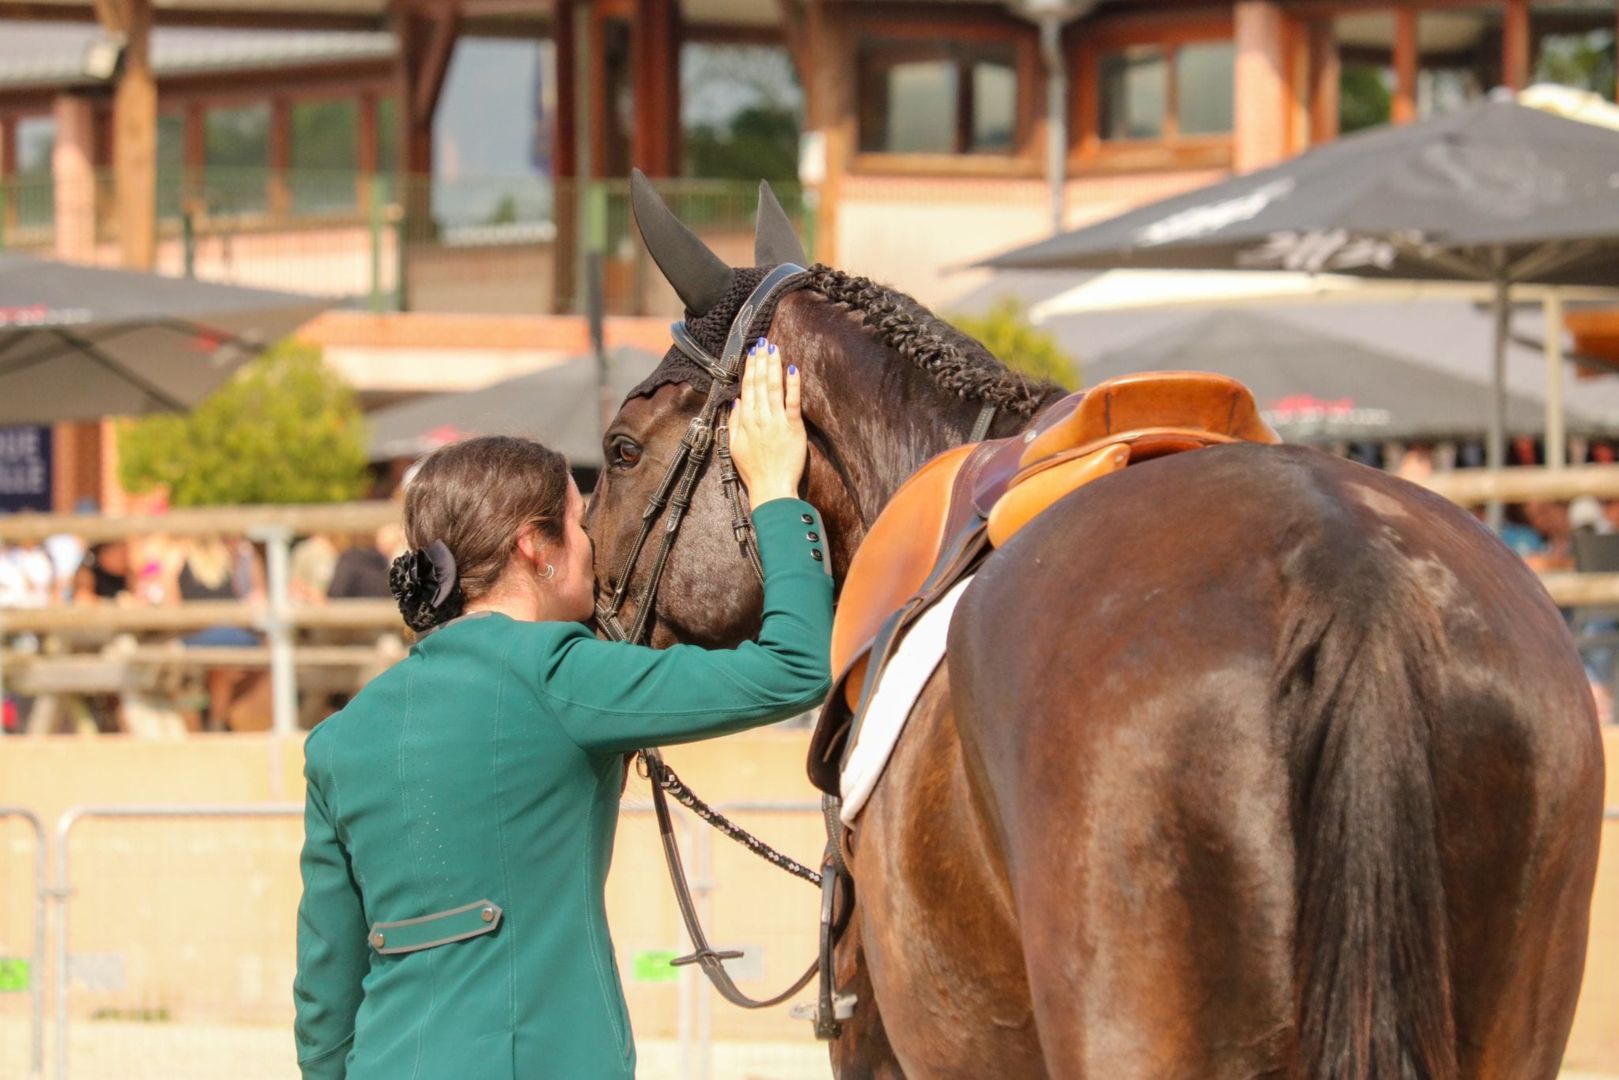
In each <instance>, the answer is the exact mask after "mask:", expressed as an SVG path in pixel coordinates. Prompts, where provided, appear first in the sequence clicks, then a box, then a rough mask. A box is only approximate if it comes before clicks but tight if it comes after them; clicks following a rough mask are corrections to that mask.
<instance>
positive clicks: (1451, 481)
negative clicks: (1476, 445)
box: [1422, 465, 1619, 506]
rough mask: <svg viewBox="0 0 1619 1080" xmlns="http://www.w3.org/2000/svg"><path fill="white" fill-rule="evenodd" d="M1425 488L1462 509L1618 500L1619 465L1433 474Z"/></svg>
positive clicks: (1477, 470) (1426, 482)
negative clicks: (1582, 498) (1495, 504)
mask: <svg viewBox="0 0 1619 1080" xmlns="http://www.w3.org/2000/svg"><path fill="white" fill-rule="evenodd" d="M1422 486H1423V487H1426V488H1428V489H1429V490H1430V491H1434V492H1437V493H1438V494H1440V495H1443V496H1444V497H1445V498H1447V499H1449V500H1450V501H1451V502H1453V503H1459V504H1460V505H1462V506H1482V505H1483V504H1485V503H1488V502H1503V503H1522V502H1541V501H1549V502H1567V501H1569V500H1570V499H1575V498H1578V497H1579V496H1581V495H1590V496H1592V497H1594V498H1597V499H1604V500H1606V499H1619V465H1572V466H1564V467H1563V468H1561V469H1543V468H1527V467H1525V468H1511V469H1502V470H1501V471H1499V472H1491V471H1489V470H1486V469H1458V470H1456V471H1454V472H1442V473H1434V474H1433V475H1432V476H1430V477H1428V478H1426V479H1424V480H1423V481H1422Z"/></svg>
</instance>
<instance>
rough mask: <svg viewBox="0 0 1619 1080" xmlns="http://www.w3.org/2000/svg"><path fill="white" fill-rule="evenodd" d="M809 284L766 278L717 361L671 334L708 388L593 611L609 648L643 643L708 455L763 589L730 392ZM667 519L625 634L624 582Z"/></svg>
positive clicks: (783, 272)
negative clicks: (766, 330) (763, 338)
mask: <svg viewBox="0 0 1619 1080" xmlns="http://www.w3.org/2000/svg"><path fill="white" fill-rule="evenodd" d="M807 284H809V272H808V271H807V270H805V269H804V268H803V267H802V266H798V265H796V264H794V263H782V264H781V265H780V266H778V267H776V268H775V269H773V270H771V271H770V272H769V273H768V274H766V275H765V276H764V277H763V278H762V279H760V281H759V284H757V285H755V286H754V287H753V291H752V292H751V293H749V294H748V298H747V300H745V301H743V304H742V307H741V309H740V310H738V311H737V313H736V317H735V318H734V319H732V320H731V329H730V331H729V332H728V333H727V334H726V336H725V347H724V348H723V349H722V350H721V352H720V355H719V356H718V357H716V356H714V354H713V353H711V352H709V351H708V350H707V349H705V348H703V346H702V344H701V343H700V342H699V341H698V340H697V339H696V338H694V337H692V336H691V332H690V331H689V330H688V329H687V328H686V323H685V322H684V320H682V321H681V322H677V323H674V324H673V325H671V326H670V327H669V332H670V334H671V335H672V336H673V338H674V342H675V348H677V349H679V350H680V351H681V352H682V353H683V354H685V356H686V358H687V359H688V360H690V361H691V362H692V363H694V364H696V365H697V366H698V367H700V368H702V369H703V370H704V371H706V372H708V374H709V377H710V380H711V381H710V382H709V386H708V397H707V398H705V399H704V401H703V407H702V408H701V409H699V410H698V411H697V415H696V416H694V417H692V420H691V423H690V424H689V425H687V427H686V434H685V435H684V436H682V438H681V440H680V447H679V449H678V450H676V451H675V456H674V459H673V460H672V461H670V462H669V467H668V469H666V470H665V471H664V474H663V479H662V480H661V481H660V482H659V483H658V487H657V490H655V491H654V492H653V493H652V498H651V499H650V500H648V502H647V505H646V509H645V510H643V511H641V528H640V531H639V532H638V533H636V536H635V542H634V543H633V544H631V545H630V550H629V554H628V556H627V557H626V558H625V560H624V566H623V568H622V570H621V571H620V573H619V575H618V585H617V586H615V587H614V589H613V595H612V597H611V598H610V599H608V600H607V601H605V602H602V601H598V602H597V604H596V623H597V625H598V626H600V627H601V629H602V631H603V632H604V633H605V634H606V635H607V636H608V637H609V638H612V639H613V640H614V641H628V642H631V643H633V644H636V645H640V644H643V643H644V642H645V638H646V633H647V628H648V627H649V626H650V625H651V619H652V609H653V607H654V605H655V603H656V600H657V596H658V586H659V584H661V583H662V581H663V571H664V568H665V567H666V566H667V565H668V563H669V552H670V551H671V550H672V549H673V548H674V546H675V535H676V534H677V533H678V532H679V531H680V524H681V522H682V521H684V520H685V517H686V511H688V510H690V509H691V500H692V494H693V493H694V492H695V491H696V490H697V483H698V481H699V480H701V479H702V477H703V473H704V472H705V471H706V470H707V468H708V462H709V457H710V455H713V456H714V457H715V458H717V459H718V461H719V467H720V486H721V487H722V488H724V490H725V497H726V499H727V501H728V502H729V503H730V504H731V532H732V534H733V535H734V536H735V537H736V542H737V544H738V545H740V546H741V548H742V553H743V555H744V556H745V557H746V558H747V560H748V563H749V565H750V566H752V567H753V572H754V575H755V576H756V577H757V578H758V579H759V582H760V584H763V583H764V579H765V572H764V565H763V564H762V563H761V562H760V561H759V545H758V542H757V540H756V539H755V538H754V535H753V523H752V521H751V519H750V518H749V517H748V507H747V504H746V502H744V501H743V498H742V481H741V479H740V478H739V477H738V476H737V472H736V465H735V463H733V462H732V460H731V441H730V429H729V428H728V427H727V426H726V418H725V414H726V408H725V406H726V404H727V403H728V402H729V401H731V400H732V399H733V398H734V397H735V396H736V394H735V390H736V388H737V386H738V384H739V383H740V382H741V378H742V356H743V353H745V352H746V351H747V347H748V341H749V340H750V339H752V338H753V336H754V333H753V331H754V325H753V324H754V323H755V322H756V321H757V320H758V318H759V316H760V315H762V314H768V313H769V312H771V311H772V310H774V308H775V306H776V303H777V301H779V300H780V299H781V298H782V296H784V295H786V294H787V293H789V292H791V291H793V290H795V289H801V288H803V287H804V286H805V285H807ZM666 510H667V512H668V516H667V520H666V521H665V523H664V528H663V541H662V543H661V544H659V546H658V553H657V556H656V557H655V558H654V559H653V561H652V573H651V575H650V576H649V577H648V578H647V582H646V586H645V587H644V588H643V589H642V590H641V595H640V599H639V601H638V602H637V604H636V605H635V620H634V622H633V623H632V624H631V625H630V627H629V629H625V627H624V624H623V622H622V621H621V620H620V618H619V615H620V612H621V611H622V610H623V608H624V601H625V600H626V599H627V598H628V596H629V591H630V579H631V577H632V576H633V575H634V573H635V565H636V563H637V562H639V561H640V558H641V552H642V550H643V549H645V547H646V543H647V541H648V540H649V539H651V537H652V530H653V529H655V528H657V525H658V521H659V519H660V518H664V516H665V511H666Z"/></svg>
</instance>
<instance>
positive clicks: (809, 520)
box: [798, 514, 815, 525]
mask: <svg viewBox="0 0 1619 1080" xmlns="http://www.w3.org/2000/svg"><path fill="white" fill-rule="evenodd" d="M798 520H799V521H802V522H803V523H804V524H806V525H813V524H815V518H814V516H813V515H811V514H800V515H798Z"/></svg>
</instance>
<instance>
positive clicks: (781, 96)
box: [680, 42, 804, 182]
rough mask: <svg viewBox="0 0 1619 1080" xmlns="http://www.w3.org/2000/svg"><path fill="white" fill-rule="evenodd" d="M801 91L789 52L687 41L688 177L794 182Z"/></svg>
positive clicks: (683, 100) (683, 119)
mask: <svg viewBox="0 0 1619 1080" xmlns="http://www.w3.org/2000/svg"><path fill="white" fill-rule="evenodd" d="M803 117H804V93H803V91H802V90H801V89H799V86H798V75H797V73H796V72H795V71H794V69H793V63H792V60H791V59H790V58H789V57H788V55H787V50H786V49H783V48H780V47H777V46H773V45H715V44H706V43H703V42H691V43H688V44H687V45H685V46H684V47H683V48H682V49H681V51H680V126H681V132H682V138H681V147H682V150H683V152H684V155H685V160H684V162H683V168H684V172H685V175H687V176H696V177H703V178H706V179H738V180H742V179H746V180H758V179H760V178H763V179H766V180H771V181H788V182H796V181H797V180H798V135H799V131H800V129H801V128H802V127H803Z"/></svg>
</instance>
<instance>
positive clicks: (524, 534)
mask: <svg viewBox="0 0 1619 1080" xmlns="http://www.w3.org/2000/svg"><path fill="white" fill-rule="evenodd" d="M544 548H545V541H544V540H542V539H541V538H540V533H539V530H538V529H536V528H535V527H534V526H532V525H525V526H523V528H522V530H521V531H519V532H518V534H517V552H518V554H520V555H521V556H523V558H525V559H527V560H528V561H529V562H531V563H533V564H534V565H536V566H538V565H540V564H541V563H543V562H544V561H545V550H544Z"/></svg>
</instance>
